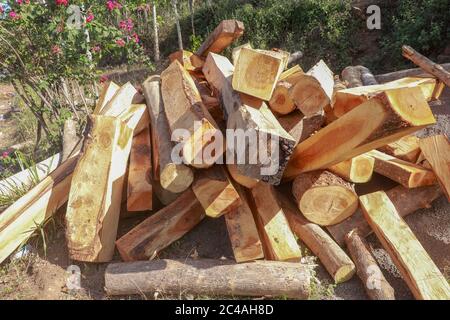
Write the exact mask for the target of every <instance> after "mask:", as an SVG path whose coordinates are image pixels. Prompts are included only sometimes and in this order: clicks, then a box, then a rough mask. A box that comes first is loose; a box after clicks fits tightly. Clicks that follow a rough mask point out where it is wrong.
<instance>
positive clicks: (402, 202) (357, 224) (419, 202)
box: [327, 185, 442, 246]
mask: <svg viewBox="0 0 450 320" xmlns="http://www.w3.org/2000/svg"><path fill="white" fill-rule="evenodd" d="M386 194H387V195H388V197H389V199H391V201H392V203H393V204H394V206H395V208H396V209H397V212H398V213H399V214H400V216H402V217H405V216H407V215H408V214H411V213H413V212H415V211H417V210H419V209H423V208H430V207H431V203H432V202H433V201H434V200H436V199H437V198H439V197H440V196H441V195H442V191H441V190H440V188H439V186H437V185H433V186H429V187H420V188H414V189H407V188H405V187H403V186H397V187H395V188H392V189H391V190H388V191H387V192H386ZM355 228H357V229H358V231H359V233H360V234H361V236H363V237H366V236H368V235H369V234H371V233H372V229H371V228H370V226H369V225H368V224H367V221H366V220H365V219H364V216H363V215H362V212H361V210H360V209H358V210H357V211H356V212H355V213H354V214H353V215H352V216H351V217H349V218H347V219H345V220H344V221H342V222H341V223H339V224H336V225H334V226H329V227H327V229H328V232H329V233H330V234H331V235H332V236H333V238H334V240H336V242H337V243H338V244H339V245H341V246H342V245H344V239H345V236H346V235H347V234H348V233H349V232H350V231H351V230H353V229H355Z"/></svg>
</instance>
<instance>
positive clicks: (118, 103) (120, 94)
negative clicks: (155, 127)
mask: <svg viewBox="0 0 450 320" xmlns="http://www.w3.org/2000/svg"><path fill="white" fill-rule="evenodd" d="M136 93H137V90H136V88H135V87H133V85H132V84H131V83H130V82H127V83H125V84H124V85H123V86H121V87H120V89H119V90H117V91H116V93H115V94H114V96H113V97H112V98H111V100H109V101H108V103H107V104H106V105H105V106H104V107H103V108H101V110H100V112H99V115H104V116H111V117H117V116H119V115H120V114H121V113H122V112H124V111H126V110H127V109H128V108H127V106H130V105H131V103H132V101H133V97H134V95H135V94H136Z"/></svg>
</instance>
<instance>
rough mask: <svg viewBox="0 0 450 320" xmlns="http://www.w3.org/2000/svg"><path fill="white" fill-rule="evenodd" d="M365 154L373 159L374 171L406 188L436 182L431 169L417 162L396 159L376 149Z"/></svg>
mask: <svg viewBox="0 0 450 320" xmlns="http://www.w3.org/2000/svg"><path fill="white" fill-rule="evenodd" d="M365 154H366V155H368V156H370V157H372V158H373V159H374V160H375V166H374V171H375V172H376V173H378V174H381V175H382V176H385V177H387V178H389V179H391V180H393V181H395V182H398V183H400V184H401V185H402V186H404V187H406V188H417V187H423V186H429V185H432V184H435V183H436V176H435V175H434V173H433V171H431V170H427V169H425V168H423V167H421V166H419V165H417V164H414V163H410V162H407V161H403V160H400V159H397V158H395V157H393V156H390V155H388V154H385V153H383V152H380V151H378V150H372V151H369V152H367V153H365Z"/></svg>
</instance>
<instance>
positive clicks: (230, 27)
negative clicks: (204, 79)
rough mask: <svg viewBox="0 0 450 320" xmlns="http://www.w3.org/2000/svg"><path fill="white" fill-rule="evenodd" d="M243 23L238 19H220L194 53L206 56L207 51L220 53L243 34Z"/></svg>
mask: <svg viewBox="0 0 450 320" xmlns="http://www.w3.org/2000/svg"><path fill="white" fill-rule="evenodd" d="M244 30H245V28H244V24H243V23H242V22H241V21H238V20H222V22H220V24H219V25H218V26H217V27H216V28H215V29H214V31H213V32H212V33H211V34H210V35H209V36H208V38H206V40H205V41H204V42H203V43H202V45H201V46H200V48H199V49H198V50H197V52H196V54H197V55H198V56H203V57H206V56H207V55H208V53H209V52H213V53H220V52H222V51H223V50H225V49H226V48H227V47H228V46H229V45H230V44H232V43H233V42H234V41H235V40H236V39H238V38H240V37H241V36H242V35H243V34H244Z"/></svg>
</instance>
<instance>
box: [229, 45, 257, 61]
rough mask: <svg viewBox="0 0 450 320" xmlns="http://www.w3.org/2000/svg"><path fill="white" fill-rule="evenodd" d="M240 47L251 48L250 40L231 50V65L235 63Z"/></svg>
mask: <svg viewBox="0 0 450 320" xmlns="http://www.w3.org/2000/svg"><path fill="white" fill-rule="evenodd" d="M242 48H247V49H253V48H252V45H251V44H250V42H247V43H244V44H243V45H240V46H237V47H235V48H233V51H232V52H231V60H232V61H233V65H236V63H237V60H238V58H239V54H240V53H241V49H242Z"/></svg>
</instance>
